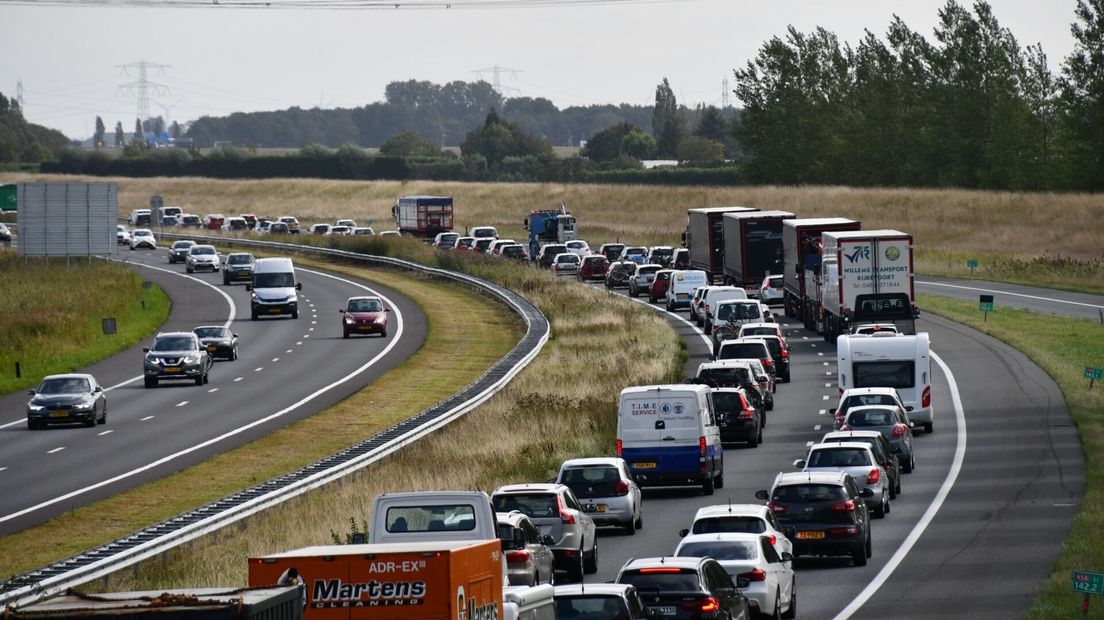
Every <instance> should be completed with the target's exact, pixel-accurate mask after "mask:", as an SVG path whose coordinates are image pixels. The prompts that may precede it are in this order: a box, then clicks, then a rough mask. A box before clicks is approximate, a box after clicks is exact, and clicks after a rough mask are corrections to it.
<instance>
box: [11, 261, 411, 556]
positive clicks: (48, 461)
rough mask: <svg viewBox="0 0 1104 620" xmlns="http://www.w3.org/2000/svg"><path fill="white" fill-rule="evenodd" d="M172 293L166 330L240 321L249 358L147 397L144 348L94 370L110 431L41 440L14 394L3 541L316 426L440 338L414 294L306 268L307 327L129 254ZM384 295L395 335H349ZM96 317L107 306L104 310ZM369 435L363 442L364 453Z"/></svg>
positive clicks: (205, 277) (45, 435) (46, 433)
mask: <svg viewBox="0 0 1104 620" xmlns="http://www.w3.org/2000/svg"><path fill="white" fill-rule="evenodd" d="M120 259H123V260H127V261H130V262H131V264H132V265H133V267H134V269H136V270H137V271H138V272H139V273H141V274H142V275H143V277H146V278H148V279H149V280H150V281H152V282H154V283H156V284H157V285H158V286H161V287H162V288H164V289H165V290H166V291H167V292H168V294H169V296H170V298H171V300H172V311H171V314H170V317H169V320H168V321H167V322H166V323H165V324H164V325H163V326H162V327H161V331H177V330H191V329H192V328H193V327H196V326H199V325H228V326H229V327H230V328H231V329H232V330H233V331H234V332H235V333H237V334H238V335H239V337H240V338H239V341H240V349H239V358H238V359H237V360H236V361H222V360H217V361H216V362H215V366H214V368H213V369H212V370H211V373H210V383H209V384H208V385H204V386H197V385H195V384H194V382H163V383H162V384H161V385H160V386H158V387H157V388H154V389H145V388H144V387H143V384H142V380H141V371H142V357H143V354H142V347H143V346H149V344H150V342H152V337H151V338H149V339H146V340H144V341H143V342H141V343H139V344H138V345H136V346H134V347H131V348H130V349H128V350H127V351H124V352H122V353H119V354H117V355H115V356H112V357H111V358H109V359H107V360H104V361H102V362H100V363H98V364H95V365H93V366H92V367H90V368H88V369H85V370H86V371H87V372H91V373H92V374H93V375H94V376H95V377H96V378H97V380H98V381H99V382H100V383H101V384H102V385H104V386H105V387H106V388H107V399H108V409H107V424H106V425H102V426H96V427H94V428H84V427H79V426H78V427H51V428H49V429H46V430H39V431H29V430H28V429H27V426H26V414H25V412H26V402H27V400H28V399H29V398H30V397H29V396H27V394H26V392H19V393H15V394H9V395H7V396H5V397H2V398H0V412H2V415H0V535H4V534H9V533H12V532H15V531H19V530H22V529H24V528H27V527H29V526H32V525H35V524H38V523H42V522H44V521H46V520H48V519H50V518H51V517H54V516H56V515H59V514H61V513H63V512H65V511H68V510H72V509H74V508H78V507H81V506H85V505H88V504H90V503H92V502H94V501H96V500H99V499H103V498H106V497H109V496H111V495H114V494H116V493H119V492H121V491H124V490H127V489H130V488H133V487H136V486H139V485H141V484H142V483H145V482H148V481H150V480H155V479H159V478H162V477H165V476H167V475H169V474H172V473H174V472H176V471H179V470H181V469H184V468H185V467H188V466H189V465H193V464H196V463H200V462H203V461H205V460H207V459H209V458H211V457H212V456H213V455H215V454H218V453H221V452H225V451H227V450H229V449H231V448H234V447H237V446H240V445H243V444H245V443H247V442H249V441H252V440H254V439H257V438H259V437H262V436H264V435H266V434H268V433H271V432H272V431H274V430H276V429H278V428H281V427H284V426H287V425H289V424H292V423H294V422H296V421H298V420H301V419H303V418H306V417H309V416H311V415H313V414H314V413H317V412H318V411H321V410H323V409H325V408H327V407H329V406H331V405H333V404H334V403H337V402H339V401H340V400H342V399H344V398H345V397H347V396H348V395H350V394H352V393H354V392H356V391H357V390H359V389H361V388H363V387H364V386H366V385H368V384H369V383H370V382H372V381H373V380H374V379H375V378H377V377H378V376H380V375H381V374H383V373H384V372H386V371H387V370H388V369H390V368H392V367H394V366H395V365H397V364H398V363H400V362H401V361H402V360H404V359H406V358H407V357H409V356H410V355H411V354H413V353H414V352H415V351H416V350H417V349H418V348H419V347H420V346H421V344H422V342H423V341H424V338H425V334H426V319H425V316H424V315H423V314H422V312H421V310H420V309H419V308H418V307H417V306H416V305H415V304H414V303H413V302H412V301H411V300H410V299H408V298H407V297H405V296H403V295H402V294H401V293H399V292H397V291H394V290H391V289H388V288H386V287H380V286H377V285H375V284H369V283H366V282H358V281H355V280H352V279H348V278H346V277H339V276H335V275H332V274H327V273H323V272H319V271H314V270H309V269H303V268H299V269H297V271H298V277H299V280H300V281H301V282H302V284H303V290H302V293H301V296H300V304H301V305H300V313H299V319H298V320H292V319H290V318H282V317H279V318H278V317H273V318H266V319H262V320H259V321H251V320H250V318H249V293H247V292H246V291H245V287H244V285H240V284H239V285H230V286H223V285H222V274H221V273H196V274H194V275H189V274H185V269H184V265H183V264H179V263H178V264H175V265H169V264H168V263H167V249H165V248H164V247H162V248H159V249H158V250H156V251H148V250H147V251H141V250H140V251H137V252H128V251H122V252H120ZM366 294H379V295H381V296H383V297H384V299H385V301H386V303H387V305H388V306H389V307H391V308H393V311H392V313H391V315H390V317H389V322H390V323H389V334H388V337H387V338H385V339H381V338H378V337H374V336H373V337H357V338H350V339H348V340H346V339H343V338H342V336H341V323H340V315H339V314H338V309H339V308H342V307H343V306H344V302H345V300H346V298H348V297H350V296H353V295H366ZM90 311H92V312H94V311H95V310H94V309H90ZM356 439H358V438H350V443H353V442H354V441H355V440H356Z"/></svg>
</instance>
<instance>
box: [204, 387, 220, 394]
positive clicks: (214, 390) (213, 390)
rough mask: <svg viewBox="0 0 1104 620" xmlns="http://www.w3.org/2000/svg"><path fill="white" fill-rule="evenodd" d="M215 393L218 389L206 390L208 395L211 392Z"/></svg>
mask: <svg viewBox="0 0 1104 620" xmlns="http://www.w3.org/2000/svg"><path fill="white" fill-rule="evenodd" d="M217 391H218V388H211V389H209V390H207V393H208V394H210V393H211V392H217Z"/></svg>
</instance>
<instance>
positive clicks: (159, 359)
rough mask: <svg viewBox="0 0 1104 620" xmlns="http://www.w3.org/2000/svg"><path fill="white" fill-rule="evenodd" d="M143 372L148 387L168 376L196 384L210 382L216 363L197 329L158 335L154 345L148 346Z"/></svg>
mask: <svg viewBox="0 0 1104 620" xmlns="http://www.w3.org/2000/svg"><path fill="white" fill-rule="evenodd" d="M142 351H143V352H144V353H145V354H146V355H145V358H144V360H143V363H142V374H143V375H144V378H145V385H146V387H147V388H152V387H157V384H158V382H159V381H164V380H167V379H189V380H192V381H195V384H196V385H203V384H204V383H207V373H208V372H210V370H211V367H212V366H214V364H215V363H214V362H213V361H212V360H211V355H210V354H209V353H207V348H206V347H204V346H203V345H202V344H200V342H199V336H196V335H195V333H193V332H165V333H160V334H157V337H156V338H155V339H154V341H153V346H152V347H145V348H143V349H142Z"/></svg>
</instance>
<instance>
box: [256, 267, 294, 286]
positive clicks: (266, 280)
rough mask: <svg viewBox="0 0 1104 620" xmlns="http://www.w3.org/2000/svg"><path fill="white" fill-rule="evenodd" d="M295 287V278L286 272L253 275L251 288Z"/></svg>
mask: <svg viewBox="0 0 1104 620" xmlns="http://www.w3.org/2000/svg"><path fill="white" fill-rule="evenodd" d="M290 286H295V276H294V275H292V274H291V272H288V271H278V272H272V273H255V274H253V288H277V287H290Z"/></svg>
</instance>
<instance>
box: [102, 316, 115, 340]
mask: <svg viewBox="0 0 1104 620" xmlns="http://www.w3.org/2000/svg"><path fill="white" fill-rule="evenodd" d="M103 333H104V335H105V336H110V335H111V334H114V333H115V317H108V318H106V319H104V320H103Z"/></svg>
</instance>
